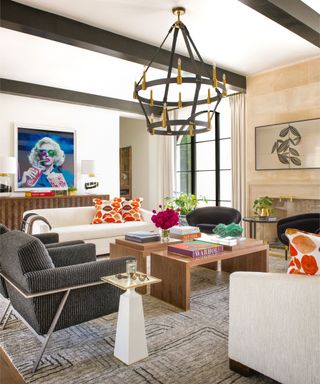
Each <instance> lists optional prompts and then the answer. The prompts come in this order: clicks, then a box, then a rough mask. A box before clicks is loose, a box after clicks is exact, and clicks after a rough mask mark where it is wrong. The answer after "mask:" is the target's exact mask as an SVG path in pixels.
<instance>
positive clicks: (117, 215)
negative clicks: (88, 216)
mask: <svg viewBox="0 0 320 384" xmlns="http://www.w3.org/2000/svg"><path fill="white" fill-rule="evenodd" d="M122 200H123V199H122V198H119V197H115V198H114V199H113V200H111V201H109V200H101V199H93V202H94V205H95V208H96V214H95V216H94V218H93V220H92V224H103V223H122V222H123V220H122V216H121V202H122Z"/></svg>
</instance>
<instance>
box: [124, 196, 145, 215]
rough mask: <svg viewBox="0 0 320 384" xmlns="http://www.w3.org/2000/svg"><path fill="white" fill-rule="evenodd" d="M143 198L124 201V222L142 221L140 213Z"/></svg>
mask: <svg viewBox="0 0 320 384" xmlns="http://www.w3.org/2000/svg"><path fill="white" fill-rule="evenodd" d="M142 201H143V198H142V197H138V198H137V199H133V200H124V201H122V203H121V205H122V209H121V215H122V219H123V220H124V221H142V216H141V212H140V208H141V203H142Z"/></svg>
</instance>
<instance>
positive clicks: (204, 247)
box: [168, 240, 223, 258]
mask: <svg viewBox="0 0 320 384" xmlns="http://www.w3.org/2000/svg"><path fill="white" fill-rule="evenodd" d="M168 252H171V253H176V254H178V255H180V256H188V257H192V258H197V257H203V256H210V255H215V254H216V253H219V252H223V245H221V244H212V243H207V242H205V241H199V240H194V241H188V242H186V243H181V244H176V245H169V246H168Z"/></svg>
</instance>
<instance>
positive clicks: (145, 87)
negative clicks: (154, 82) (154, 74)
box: [141, 67, 147, 91]
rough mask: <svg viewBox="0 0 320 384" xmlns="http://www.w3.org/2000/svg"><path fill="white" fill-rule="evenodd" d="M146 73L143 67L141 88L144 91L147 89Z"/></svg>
mask: <svg viewBox="0 0 320 384" xmlns="http://www.w3.org/2000/svg"><path fill="white" fill-rule="evenodd" d="M146 83H147V75H146V67H143V76H142V85H141V87H142V89H143V90H144V91H145V90H146V89H147V84H146Z"/></svg>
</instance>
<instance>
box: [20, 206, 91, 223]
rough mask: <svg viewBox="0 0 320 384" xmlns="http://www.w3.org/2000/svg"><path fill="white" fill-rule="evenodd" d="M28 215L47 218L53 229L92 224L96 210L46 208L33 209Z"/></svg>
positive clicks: (84, 208) (88, 208) (85, 208)
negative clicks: (32, 214) (34, 214)
mask: <svg viewBox="0 0 320 384" xmlns="http://www.w3.org/2000/svg"><path fill="white" fill-rule="evenodd" d="M27 213H36V214H38V215H40V216H43V217H45V218H46V219H47V220H48V222H49V223H50V225H51V227H52V228H56V227H70V226H73V225H81V224H90V223H91V221H92V219H93V217H94V215H95V213H96V210H95V208H94V206H92V207H91V206H90V207H68V208H46V209H33V210H32V211H27V212H25V213H24V214H27Z"/></svg>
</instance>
